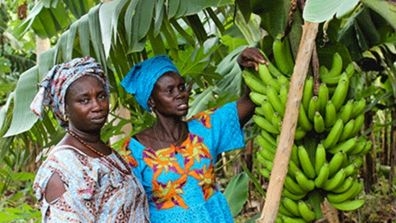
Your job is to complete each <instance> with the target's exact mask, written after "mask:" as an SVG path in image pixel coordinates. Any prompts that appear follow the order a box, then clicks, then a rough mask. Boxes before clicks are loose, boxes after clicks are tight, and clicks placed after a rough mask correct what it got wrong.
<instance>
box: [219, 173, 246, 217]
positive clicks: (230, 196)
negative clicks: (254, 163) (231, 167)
mask: <svg viewBox="0 0 396 223" xmlns="http://www.w3.org/2000/svg"><path fill="white" fill-rule="evenodd" d="M248 190H249V177H248V175H247V174H246V173H245V172H242V173H240V174H238V175H235V176H234V177H232V178H231V180H230V182H229V183H228V185H227V187H226V188H225V190H224V196H225V197H226V199H227V201H228V204H229V206H230V209H231V213H232V215H233V216H237V215H238V214H239V212H240V211H241V210H242V208H243V205H244V204H245V202H246V201H247V199H248Z"/></svg>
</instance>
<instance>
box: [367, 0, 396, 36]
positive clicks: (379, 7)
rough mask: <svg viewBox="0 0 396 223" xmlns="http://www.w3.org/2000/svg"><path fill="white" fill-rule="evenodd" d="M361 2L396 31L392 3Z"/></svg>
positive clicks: (395, 11)
mask: <svg viewBox="0 0 396 223" xmlns="http://www.w3.org/2000/svg"><path fill="white" fill-rule="evenodd" d="M361 2H363V4H365V5H366V6H367V7H369V8H371V9H372V10H374V11H375V12H377V13H378V14H380V15H381V16H382V17H383V18H385V19H386V21H387V22H388V23H389V24H390V25H391V26H392V27H393V29H395V30H396V4H395V2H394V1H384V0H361Z"/></svg>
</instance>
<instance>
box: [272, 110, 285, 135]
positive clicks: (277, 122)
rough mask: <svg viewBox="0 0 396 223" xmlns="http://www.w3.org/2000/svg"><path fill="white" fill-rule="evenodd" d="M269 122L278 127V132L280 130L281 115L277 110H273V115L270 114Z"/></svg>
mask: <svg viewBox="0 0 396 223" xmlns="http://www.w3.org/2000/svg"><path fill="white" fill-rule="evenodd" d="M271 123H272V124H273V125H274V126H275V127H277V128H278V129H279V132H280V129H281V127H282V117H281V116H280V115H279V113H278V112H275V113H274V115H273V116H272V120H271Z"/></svg>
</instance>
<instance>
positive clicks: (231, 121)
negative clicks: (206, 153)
mask: <svg viewBox="0 0 396 223" xmlns="http://www.w3.org/2000/svg"><path fill="white" fill-rule="evenodd" d="M211 119H212V125H213V126H212V127H213V140H214V144H215V145H217V146H216V147H217V148H218V149H217V151H216V152H217V153H216V154H220V153H222V152H227V151H230V150H234V149H240V148H242V147H244V146H245V140H244V134H243V129H242V128H241V125H240V124H239V117H238V110H237V104H236V102H230V103H228V104H225V105H224V106H223V107H220V108H218V109H216V110H215V111H214V113H213V114H212V118H211Z"/></svg>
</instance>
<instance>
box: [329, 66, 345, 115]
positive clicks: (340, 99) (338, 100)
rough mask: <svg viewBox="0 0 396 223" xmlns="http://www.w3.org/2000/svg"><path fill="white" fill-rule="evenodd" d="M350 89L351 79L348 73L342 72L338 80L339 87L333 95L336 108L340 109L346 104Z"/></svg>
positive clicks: (332, 99) (332, 98)
mask: <svg viewBox="0 0 396 223" xmlns="http://www.w3.org/2000/svg"><path fill="white" fill-rule="evenodd" d="M348 90H349V80H348V78H347V76H346V74H342V75H341V77H340V80H339V81H338V84H337V87H336V88H335V90H334V93H333V95H332V96H331V99H330V100H331V101H332V102H333V104H334V106H335V108H336V110H337V111H338V110H339V109H340V108H341V106H342V105H343V104H344V101H345V98H346V97H347V95H348Z"/></svg>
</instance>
